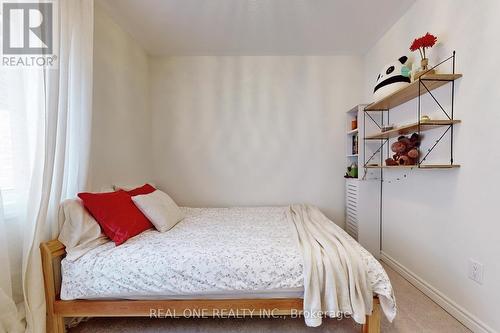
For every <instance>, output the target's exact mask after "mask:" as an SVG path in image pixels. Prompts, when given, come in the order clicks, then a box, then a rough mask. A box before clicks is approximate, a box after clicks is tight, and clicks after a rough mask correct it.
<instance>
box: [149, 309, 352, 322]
mask: <svg viewBox="0 0 500 333" xmlns="http://www.w3.org/2000/svg"><path fill="white" fill-rule="evenodd" d="M287 312H288V313H287V315H283V309H236V310H235V309H184V310H182V311H180V310H176V309H162V308H158V309H150V310H149V317H150V318H252V317H256V318H286V317H288V318H299V317H304V318H320V317H323V318H336V319H339V320H340V319H343V318H350V317H351V314H349V313H341V312H332V311H302V310H297V309H291V310H290V311H287Z"/></svg>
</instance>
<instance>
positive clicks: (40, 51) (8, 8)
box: [2, 0, 58, 67]
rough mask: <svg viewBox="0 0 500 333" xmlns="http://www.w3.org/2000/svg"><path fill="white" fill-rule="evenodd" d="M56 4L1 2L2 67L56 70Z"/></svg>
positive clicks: (50, 2)
mask: <svg viewBox="0 0 500 333" xmlns="http://www.w3.org/2000/svg"><path fill="white" fill-rule="evenodd" d="M57 14H58V11H57V2H55V1H39V2H36V1H33V0H32V1H29V2H28V1H12V0H3V1H2V66H7V67H19V66H21V67H55V66H57V55H56V54H55V50H57V46H58V45H57V42H58V40H57V38H56V37H57V36H58V34H57V32H56V31H55V29H54V27H57V25H56V23H58V22H57V18H58V17H57Z"/></svg>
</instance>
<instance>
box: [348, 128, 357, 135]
mask: <svg viewBox="0 0 500 333" xmlns="http://www.w3.org/2000/svg"><path fill="white" fill-rule="evenodd" d="M358 130H359V129H358V128H356V129H353V130H350V131H347V135H353V134H356V133H358Z"/></svg>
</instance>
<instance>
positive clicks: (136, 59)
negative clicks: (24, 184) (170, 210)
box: [90, 3, 151, 190]
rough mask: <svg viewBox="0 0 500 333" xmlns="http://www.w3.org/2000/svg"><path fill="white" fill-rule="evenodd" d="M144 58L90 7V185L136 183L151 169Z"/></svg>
mask: <svg viewBox="0 0 500 333" xmlns="http://www.w3.org/2000/svg"><path fill="white" fill-rule="evenodd" d="M148 84H149V81H148V55H147V54H146V52H145V51H144V50H143V49H142V48H141V47H140V46H139V44H137V42H135V41H134V40H133V39H132V38H131V37H130V36H129V35H128V34H126V33H125V32H124V31H123V30H122V29H121V28H120V27H119V26H118V25H117V24H116V23H115V22H113V21H112V20H111V18H109V16H108V15H107V14H106V12H105V11H104V10H103V9H102V8H101V7H100V5H98V3H96V5H95V30H94V96H93V111H94V112H93V120H92V149H91V165H90V168H91V170H90V172H91V174H90V182H91V187H92V189H93V190H100V189H101V188H102V187H105V186H109V185H110V184H112V183H123V182H126V183H130V182H138V183H139V182H142V181H143V180H145V179H149V176H150V170H151V151H150V146H151V145H150V142H151V119H150V112H149V90H148V89H149V87H148Z"/></svg>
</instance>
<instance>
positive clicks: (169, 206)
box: [132, 190, 184, 232]
mask: <svg viewBox="0 0 500 333" xmlns="http://www.w3.org/2000/svg"><path fill="white" fill-rule="evenodd" d="M132 201H134V204H135V205H136V206H137V208H139V209H140V210H141V212H142V213H143V214H144V215H146V217H147V218H148V219H149V220H150V221H151V223H153V225H154V226H155V227H156V229H157V230H158V231H159V232H165V231H167V230H170V229H171V228H172V227H173V226H174V225H176V224H177V223H178V222H179V221H180V220H182V219H183V218H184V215H183V214H182V212H181V210H180V208H179V206H177V204H176V203H175V202H174V200H172V198H170V197H169V196H168V194H166V193H165V192H162V191H160V190H156V191H154V192H151V193H149V194H144V195H136V196H133V197H132Z"/></svg>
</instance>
